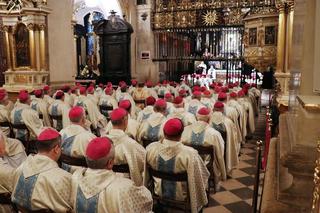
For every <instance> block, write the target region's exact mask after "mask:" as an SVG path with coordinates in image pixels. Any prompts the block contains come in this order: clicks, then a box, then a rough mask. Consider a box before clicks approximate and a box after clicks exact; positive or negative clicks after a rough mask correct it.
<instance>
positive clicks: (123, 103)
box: [119, 100, 131, 111]
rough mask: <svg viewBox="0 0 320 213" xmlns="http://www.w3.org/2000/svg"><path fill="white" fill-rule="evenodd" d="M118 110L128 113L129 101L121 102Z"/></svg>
mask: <svg viewBox="0 0 320 213" xmlns="http://www.w3.org/2000/svg"><path fill="white" fill-rule="evenodd" d="M119 108H122V109H125V110H127V111H129V110H130V108H131V102H130V101H129V100H122V101H120V102H119Z"/></svg>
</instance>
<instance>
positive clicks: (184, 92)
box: [179, 89, 187, 96]
mask: <svg viewBox="0 0 320 213" xmlns="http://www.w3.org/2000/svg"><path fill="white" fill-rule="evenodd" d="M186 94H187V91H186V90H184V89H182V90H180V91H179V95H180V96H185V95H186Z"/></svg>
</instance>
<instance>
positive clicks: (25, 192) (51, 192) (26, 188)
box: [12, 128, 72, 213]
mask: <svg viewBox="0 0 320 213" xmlns="http://www.w3.org/2000/svg"><path fill="white" fill-rule="evenodd" d="M36 145H37V149H38V154H36V155H29V156H28V157H27V159H26V160H25V161H24V162H23V163H22V164H21V166H19V167H18V168H17V170H16V171H15V172H14V178H13V182H14V187H13V192H12V202H13V203H14V204H16V205H18V206H20V207H22V208H24V209H26V210H27V211H35V210H41V209H47V210H48V209H49V210H51V211H53V212H58V213H60V212H61V213H65V212H68V211H70V210H71V208H72V205H71V201H70V192H71V174H70V173H68V172H66V171H64V170H63V169H60V168H59V166H58V164H57V161H58V159H59V157H60V154H61V136H60V134H59V132H57V131H56V130H54V129H51V128H46V129H44V130H43V131H42V132H41V133H40V134H39V136H38V141H37V143H36Z"/></svg>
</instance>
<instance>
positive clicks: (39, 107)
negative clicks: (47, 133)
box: [31, 89, 51, 127]
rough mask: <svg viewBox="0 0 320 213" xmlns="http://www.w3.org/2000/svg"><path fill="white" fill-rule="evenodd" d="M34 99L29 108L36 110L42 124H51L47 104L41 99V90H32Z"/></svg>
mask: <svg viewBox="0 0 320 213" xmlns="http://www.w3.org/2000/svg"><path fill="white" fill-rule="evenodd" d="M34 96H35V97H34V99H33V100H32V101H31V108H32V109H33V110H35V111H37V112H38V114H39V117H40V118H41V120H42V122H43V125H44V126H48V127H50V126H51V120H50V117H49V113H48V108H49V104H48V103H47V102H46V101H44V100H43V90H41V89H38V90H35V91H34Z"/></svg>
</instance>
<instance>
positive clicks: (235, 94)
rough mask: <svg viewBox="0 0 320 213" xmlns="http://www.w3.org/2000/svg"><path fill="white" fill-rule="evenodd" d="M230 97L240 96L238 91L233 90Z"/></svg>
mask: <svg viewBox="0 0 320 213" xmlns="http://www.w3.org/2000/svg"><path fill="white" fill-rule="evenodd" d="M230 97H231V98H236V97H238V95H237V93H236V92H232V93H230Z"/></svg>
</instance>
